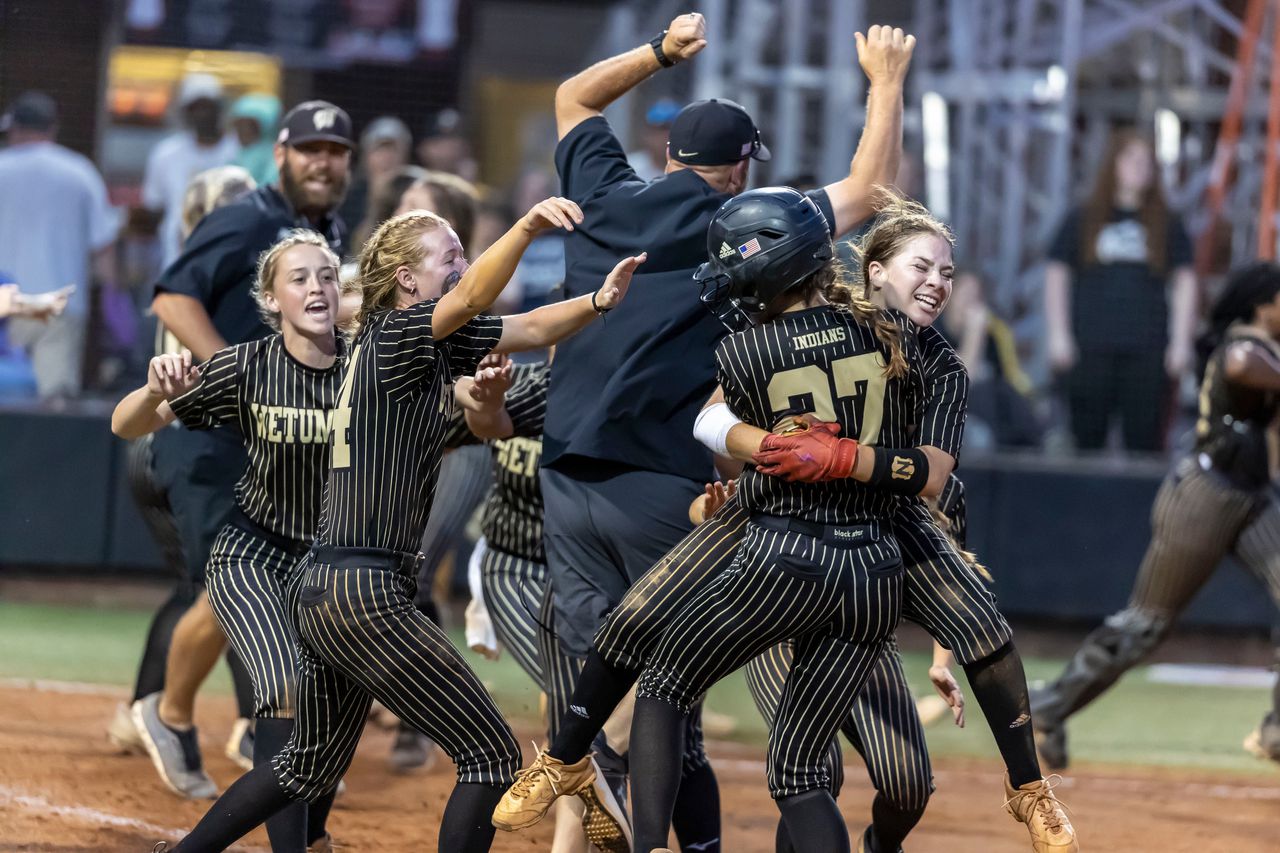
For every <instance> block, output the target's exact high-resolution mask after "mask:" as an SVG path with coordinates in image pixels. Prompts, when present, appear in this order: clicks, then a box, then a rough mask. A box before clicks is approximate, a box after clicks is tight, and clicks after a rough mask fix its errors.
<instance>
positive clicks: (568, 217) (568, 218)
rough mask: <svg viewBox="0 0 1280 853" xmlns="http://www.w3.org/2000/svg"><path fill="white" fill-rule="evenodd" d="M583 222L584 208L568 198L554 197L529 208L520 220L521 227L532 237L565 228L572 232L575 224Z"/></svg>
mask: <svg viewBox="0 0 1280 853" xmlns="http://www.w3.org/2000/svg"><path fill="white" fill-rule="evenodd" d="M581 221H582V208H580V207H578V206H577V205H576V204H574V203H573V202H571V201H569V199H567V198H561V197H560V196H552V197H551V198H548V199H543V200H542V201H540V202H538V203H537V204H535V205H534V206H533V207H531V208H529V212H528V213H526V214H525V215H524V216H523V217H521V219H520V225H521V227H522V228H524V230H525V233H527V234H528V235H529V236H530V237H534V236H537V235H538V234H541V233H542V232H544V231H552V230H554V229H556V228H563V229H564V230H566V231H572V230H573V226H574V223H577V222H581Z"/></svg>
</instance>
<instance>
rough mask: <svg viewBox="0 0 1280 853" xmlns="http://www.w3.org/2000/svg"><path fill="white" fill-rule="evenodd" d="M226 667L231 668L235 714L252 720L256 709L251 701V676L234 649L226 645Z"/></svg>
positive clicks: (255, 705)
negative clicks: (234, 693) (234, 695)
mask: <svg viewBox="0 0 1280 853" xmlns="http://www.w3.org/2000/svg"><path fill="white" fill-rule="evenodd" d="M227 668H228V669H230V670H231V686H232V687H233V688H235V691H236V716H237V717H243V718H244V719H246V720H252V719H253V715H254V713H255V712H256V711H257V703H255V702H254V701H253V677H252V676H251V675H249V668H248V667H247V666H245V664H244V661H243V660H241V658H240V655H239V654H237V653H236V650H235V649H234V648H232V647H231V645H230V644H228V645H227Z"/></svg>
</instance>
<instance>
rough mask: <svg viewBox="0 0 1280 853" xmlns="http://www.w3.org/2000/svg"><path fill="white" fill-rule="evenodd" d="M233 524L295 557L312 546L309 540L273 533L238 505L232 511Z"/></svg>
mask: <svg viewBox="0 0 1280 853" xmlns="http://www.w3.org/2000/svg"><path fill="white" fill-rule="evenodd" d="M231 526H232V527H235V528H237V529H239V530H243V531H244V532H245V533H248V534H249V535H250V536H256V537H258V538H259V539H264V540H266V541H267V542H270V543H271V544H272V545H274V546H275V547H276V548H279V549H280V550H281V551H284V552H285V553H286V554H292V555H293V556H295V557H301V556H302V555H303V554H305V553H307V551H308V550H309V549H310V548H311V543H309V542H303V541H302V540H301V539H291V538H289V537H288V536H281V535H280V534H279V533H272V532H271V531H270V530H267V529H266V528H265V527H263V526H262V525H261V524H258V522H256V521H254V520H253V519H252V518H250V517H249V516H247V515H245V514H244V510H242V509H241V508H240V507H238V506H237V507H236V508H235V510H233V511H232V513H231Z"/></svg>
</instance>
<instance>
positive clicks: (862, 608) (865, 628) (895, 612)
mask: <svg viewBox="0 0 1280 853" xmlns="http://www.w3.org/2000/svg"><path fill="white" fill-rule="evenodd" d="M901 594H902V563H901V558H900V555H899V553H898V548H897V544H896V542H895V541H894V539H893V537H892V536H885V537H883V538H882V539H878V540H873V541H868V542H867V544H864V545H862V546H860V547H848V546H845V545H838V546H837V545H831V544H828V543H826V542H824V541H822V540H820V539H815V538H813V537H810V536H806V535H802V534H799V533H792V532H779V531H776V530H770V529H766V528H765V527H762V526H760V525H758V524H754V523H752V524H748V526H747V529H746V535H745V537H744V539H743V542H742V545H741V548H740V549H739V551H738V554H737V556H736V557H735V558H734V561H733V564H732V565H731V566H730V567H729V568H728V569H725V570H724V571H723V572H721V573H720V574H718V575H717V576H716V577H715V578H714V579H712V580H711V582H710V583H709V584H708V586H707V587H706V588H705V589H704V590H703V591H702V592H700V593H699V594H698V595H696V596H695V597H694V598H693V599H692V600H691V601H690V602H689V604H688V606H687V607H685V608H684V609H683V610H682V611H681V612H680V613H679V615H678V616H677V617H675V618H674V619H673V620H672V621H671V623H670V627H669V630H668V631H667V632H666V633H665V635H664V636H663V638H662V640H661V641H660V642H659V644H658V646H657V648H656V649H655V651H654V654H653V656H652V658H651V659H650V661H649V667H648V668H647V669H646V670H645V672H644V674H643V675H641V677H640V682H639V688H638V690H637V694H636V695H637V697H639V698H646V699H657V700H662V701H666V702H669V703H671V704H673V705H675V706H676V707H678V708H680V709H682V710H685V711H687V710H688V709H689V708H690V707H691V705H692V704H693V703H694V702H695V701H697V700H698V699H699V698H701V696H702V695H703V694H704V693H705V692H706V691H707V690H708V689H710V687H711V686H712V685H713V684H715V682H716V681H718V680H719V679H721V678H723V677H724V676H725V675H728V674H729V673H730V672H733V671H734V670H735V669H737V668H739V667H740V666H742V665H744V664H745V663H746V662H747V661H749V660H751V659H752V658H753V657H755V656H756V655H758V654H760V653H761V652H763V651H765V650H767V649H769V648H770V647H772V646H774V645H777V644H778V643H779V642H782V641H784V640H788V639H790V640H794V643H795V651H796V659H795V663H794V665H793V667H792V670H791V673H790V676H789V677H788V679H787V682H786V686H785V688H784V690H783V694H782V697H781V699H780V700H779V704H778V715H777V719H776V721H775V725H774V727H773V729H772V731H771V732H770V749H769V787H770V790H771V792H772V793H773V795H774V797H787V796H792V795H795V794H800V793H803V792H805V791H809V790H813V789H816V788H827V789H830V788H831V786H832V779H831V774H830V772H829V771H828V769H827V767H826V761H825V758H826V754H827V750H828V749H829V745H830V743H831V740H832V738H833V737H834V736H835V733H836V732H837V731H838V729H839V727H840V723H841V722H842V721H843V719H844V718H845V717H846V716H847V715H848V714H849V711H850V708H851V706H852V704H853V700H854V697H855V696H856V695H857V693H858V691H859V690H860V689H861V687H862V685H863V682H864V681H865V680H866V678H867V677H868V675H869V674H870V671H871V669H872V667H873V666H874V664H875V662H876V659H877V658H878V657H879V656H880V654H881V652H882V651H883V649H884V647H885V645H886V643H887V641H888V639H889V638H890V637H891V636H892V634H893V631H894V629H895V628H896V627H897V624H898V616H899V612H900V609H901Z"/></svg>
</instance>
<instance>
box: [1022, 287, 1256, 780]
mask: <svg viewBox="0 0 1280 853" xmlns="http://www.w3.org/2000/svg"><path fill="white" fill-rule="evenodd" d="M1209 319H1210V324H1211V330H1210V332H1209V334H1208V336H1207V337H1206V339H1205V341H1204V344H1205V346H1206V348H1209V349H1211V352H1210V354H1209V356H1208V361H1207V364H1206V367H1205V371H1204V379H1203V380H1202V381H1201V383H1200V419H1199V421H1198V422H1197V424H1196V444H1195V449H1194V450H1193V451H1192V453H1191V455H1190V456H1188V457H1186V458H1185V459H1182V460H1181V461H1180V462H1178V464H1177V465H1175V466H1174V468H1173V470H1172V471H1171V472H1170V473H1169V475H1168V476H1167V477H1165V480H1164V483H1163V485H1161V487H1160V492H1159V493H1158V494H1157V495H1156V502H1155V506H1154V507H1152V510H1151V544H1150V545H1148V546H1147V553H1146V556H1145V557H1143V560H1142V565H1141V567H1140V568H1139V569H1138V579H1137V581H1136V582H1135V583H1134V587H1133V592H1132V593H1131V594H1130V597H1129V605H1128V606H1127V607H1126V608H1125V609H1124V610H1121V611H1120V612H1119V613H1116V614H1113V615H1112V616H1109V617H1108V618H1107V620H1106V622H1105V623H1104V624H1103V625H1102V626H1101V627H1099V628H1098V629H1096V630H1095V631H1094V632H1093V633H1091V634H1090V635H1089V636H1088V637H1086V638H1085V641H1084V643H1083V644H1082V645H1081V646H1080V648H1079V649H1078V650H1077V651H1076V653H1075V656H1074V657H1072V659H1071V661H1070V662H1069V663H1068V664H1067V667H1066V669H1064V670H1063V672H1062V674H1061V675H1059V676H1058V677H1057V678H1056V679H1054V681H1053V682H1051V683H1050V684H1049V685H1048V686H1047V687H1045V688H1044V689H1043V690H1037V691H1036V692H1035V693H1034V694H1033V697H1032V707H1033V708H1034V709H1035V715H1036V721H1037V723H1038V728H1039V733H1040V752H1041V755H1042V756H1044V759H1045V763H1047V764H1048V765H1049V766H1050V767H1053V768H1063V767H1066V766H1067V763H1068V755H1067V729H1066V722H1067V720H1068V719H1070V718H1071V716H1072V715H1074V714H1076V713H1077V712H1079V711H1080V710H1081V709H1083V708H1085V707H1086V706H1088V705H1089V703H1091V702H1092V701H1093V700H1095V699H1097V698H1098V697H1099V696H1101V695H1102V694H1103V693H1105V692H1106V691H1107V690H1108V689H1109V688H1110V687H1111V685H1113V684H1115V683H1116V681H1117V680H1118V679H1119V678H1120V676H1122V675H1124V674H1125V673H1126V672H1127V671H1129V670H1130V669H1131V668H1133V667H1134V666H1136V665H1137V664H1138V663H1139V662H1140V661H1141V660H1142V659H1143V658H1145V657H1146V656H1147V655H1148V654H1150V653H1151V651H1152V650H1153V649H1155V647H1156V646H1158V645H1159V644H1160V642H1161V641H1162V640H1163V639H1164V638H1165V637H1166V636H1167V635H1168V633H1169V629H1170V628H1172V627H1173V622H1174V620H1175V619H1177V618H1178V615H1179V614H1181V613H1182V611H1183V609H1184V608H1186V606H1187V604H1188V603H1190V601H1191V599H1192V597H1193V596H1194V595H1195V594H1196V592H1198V591H1199V590H1200V588H1201V587H1202V586H1204V584H1205V582H1206V581H1207V580H1209V577H1210V576H1211V575H1212V574H1213V572H1214V570H1215V569H1216V568H1217V567H1218V564H1219V563H1221V562H1222V559H1223V557H1225V556H1227V555H1228V554H1232V555H1233V556H1235V558H1236V559H1237V560H1239V561H1240V563H1241V564H1242V565H1243V566H1244V567H1245V568H1247V569H1248V570H1249V571H1251V572H1252V573H1253V574H1255V575H1257V577H1258V578H1259V579H1260V580H1261V581H1262V582H1263V583H1264V584H1265V585H1266V587H1267V589H1268V591H1269V592H1270V593H1271V597H1272V599H1273V600H1275V601H1276V603H1277V604H1280V548H1277V543H1278V542H1280V507H1277V505H1276V498H1275V496H1274V491H1273V489H1272V487H1271V485H1270V483H1271V471H1272V470H1274V468H1273V465H1274V462H1275V460H1274V459H1273V458H1272V454H1271V450H1270V448H1269V442H1271V441H1274V437H1275V436H1274V427H1273V424H1274V421H1275V416H1276V413H1277V411H1280V394H1277V392H1280V267H1277V266H1276V265H1274V264H1255V265H1252V266H1249V267H1245V268H1244V269H1241V270H1238V271H1237V272H1236V273H1235V274H1234V275H1232V276H1231V278H1230V280H1229V281H1228V283H1227V286H1226V289H1225V290H1224V291H1223V293H1222V295H1221V296H1220V297H1218V301H1217V302H1216V303H1215V304H1214V307H1213V312H1212V313H1211V315H1210V318H1209ZM1278 698H1280V697H1278ZM1278 714H1280V703H1278V706H1277V707H1276V708H1275V709H1273V710H1272V711H1271V713H1270V714H1268V715H1267V718H1266V720H1264V722H1263V725H1262V727H1261V729H1260V731H1259V733H1258V738H1259V747H1260V748H1262V749H1264V751H1265V752H1266V754H1268V755H1269V756H1270V757H1271V758H1272V759H1273V760H1280V716H1277V715H1278Z"/></svg>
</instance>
